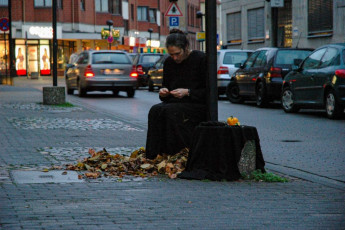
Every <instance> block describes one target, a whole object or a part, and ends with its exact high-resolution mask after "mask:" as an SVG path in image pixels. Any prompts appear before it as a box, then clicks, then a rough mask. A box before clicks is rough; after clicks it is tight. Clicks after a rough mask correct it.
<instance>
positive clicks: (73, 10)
mask: <svg viewBox="0 0 345 230" xmlns="http://www.w3.org/2000/svg"><path fill="white" fill-rule="evenodd" d="M73 31H74V0H72V32H73Z"/></svg>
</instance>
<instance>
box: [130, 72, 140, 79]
mask: <svg viewBox="0 0 345 230" xmlns="http://www.w3.org/2000/svg"><path fill="white" fill-rule="evenodd" d="M129 76H131V77H133V78H137V77H138V73H137V72H131V74H130V75H129Z"/></svg>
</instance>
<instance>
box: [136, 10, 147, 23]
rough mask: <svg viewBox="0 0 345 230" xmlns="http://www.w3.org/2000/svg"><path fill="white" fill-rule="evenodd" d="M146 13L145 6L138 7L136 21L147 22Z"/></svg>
mask: <svg viewBox="0 0 345 230" xmlns="http://www.w3.org/2000/svg"><path fill="white" fill-rule="evenodd" d="M147 11H148V7H147V6H138V9H137V19H138V21H148V18H147Z"/></svg>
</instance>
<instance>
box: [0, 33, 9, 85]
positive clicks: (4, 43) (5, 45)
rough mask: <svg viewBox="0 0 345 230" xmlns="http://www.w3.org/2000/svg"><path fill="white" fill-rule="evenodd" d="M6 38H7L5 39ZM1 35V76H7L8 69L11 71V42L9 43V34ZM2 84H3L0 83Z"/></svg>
mask: <svg viewBox="0 0 345 230" xmlns="http://www.w3.org/2000/svg"><path fill="white" fill-rule="evenodd" d="M5 36H6V37H5ZM5 36H4V33H1V34H0V75H3V76H4V75H5V74H6V69H7V70H9V68H10V62H9V55H8V54H9V42H8V37H9V36H8V34H5ZM0 84H1V82H0Z"/></svg>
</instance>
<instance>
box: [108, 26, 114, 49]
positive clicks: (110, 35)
mask: <svg viewBox="0 0 345 230" xmlns="http://www.w3.org/2000/svg"><path fill="white" fill-rule="evenodd" d="M113 24H114V22H113V20H107V25H108V26H109V36H108V42H109V49H110V50H111V42H110V41H111V39H110V38H109V37H112V34H111V30H110V27H111V26H112V25H113Z"/></svg>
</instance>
